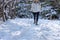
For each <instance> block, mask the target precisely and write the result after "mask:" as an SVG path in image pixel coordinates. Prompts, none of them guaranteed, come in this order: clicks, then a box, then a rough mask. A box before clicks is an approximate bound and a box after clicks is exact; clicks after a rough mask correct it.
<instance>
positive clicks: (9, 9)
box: [0, 0, 60, 21]
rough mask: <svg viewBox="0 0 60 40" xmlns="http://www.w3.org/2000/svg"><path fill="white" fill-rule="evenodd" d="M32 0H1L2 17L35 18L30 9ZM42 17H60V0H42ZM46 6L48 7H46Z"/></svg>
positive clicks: (0, 13) (0, 15)
mask: <svg viewBox="0 0 60 40" xmlns="http://www.w3.org/2000/svg"><path fill="white" fill-rule="evenodd" d="M31 3H32V0H19V1H18V0H0V19H1V20H3V21H6V20H8V19H14V18H16V17H19V18H33V15H32V14H31V12H30V11H29V9H30V8H31V7H30V6H31ZM40 3H41V8H42V9H41V13H40V18H42V19H49V20H52V19H54V20H55V19H60V0H40ZM45 8H46V9H45Z"/></svg>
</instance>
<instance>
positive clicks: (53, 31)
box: [0, 18, 60, 40]
mask: <svg viewBox="0 0 60 40" xmlns="http://www.w3.org/2000/svg"><path fill="white" fill-rule="evenodd" d="M38 24H39V25H35V24H33V19H28V18H27V19H25V18H24V19H21V18H16V19H11V20H8V21H6V22H5V23H3V24H0V40H60V21H59V20H45V19H39V22H38Z"/></svg>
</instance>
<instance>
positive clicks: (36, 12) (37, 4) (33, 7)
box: [31, 0, 41, 25]
mask: <svg viewBox="0 0 60 40" xmlns="http://www.w3.org/2000/svg"><path fill="white" fill-rule="evenodd" d="M40 9H41V5H40V2H39V0H33V3H32V4H31V11H32V13H33V16H34V24H36V25H38V18H39V12H40Z"/></svg>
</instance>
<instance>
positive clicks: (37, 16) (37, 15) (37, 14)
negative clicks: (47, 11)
mask: <svg viewBox="0 0 60 40" xmlns="http://www.w3.org/2000/svg"><path fill="white" fill-rule="evenodd" d="M38 18H39V12H37V13H36V18H35V19H36V25H37V24H38Z"/></svg>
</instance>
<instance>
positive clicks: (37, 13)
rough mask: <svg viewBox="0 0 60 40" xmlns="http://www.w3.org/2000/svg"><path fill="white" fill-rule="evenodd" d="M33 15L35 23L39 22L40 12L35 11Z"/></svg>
mask: <svg viewBox="0 0 60 40" xmlns="http://www.w3.org/2000/svg"><path fill="white" fill-rule="evenodd" d="M33 16H34V24H37V23H38V18H39V12H33Z"/></svg>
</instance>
